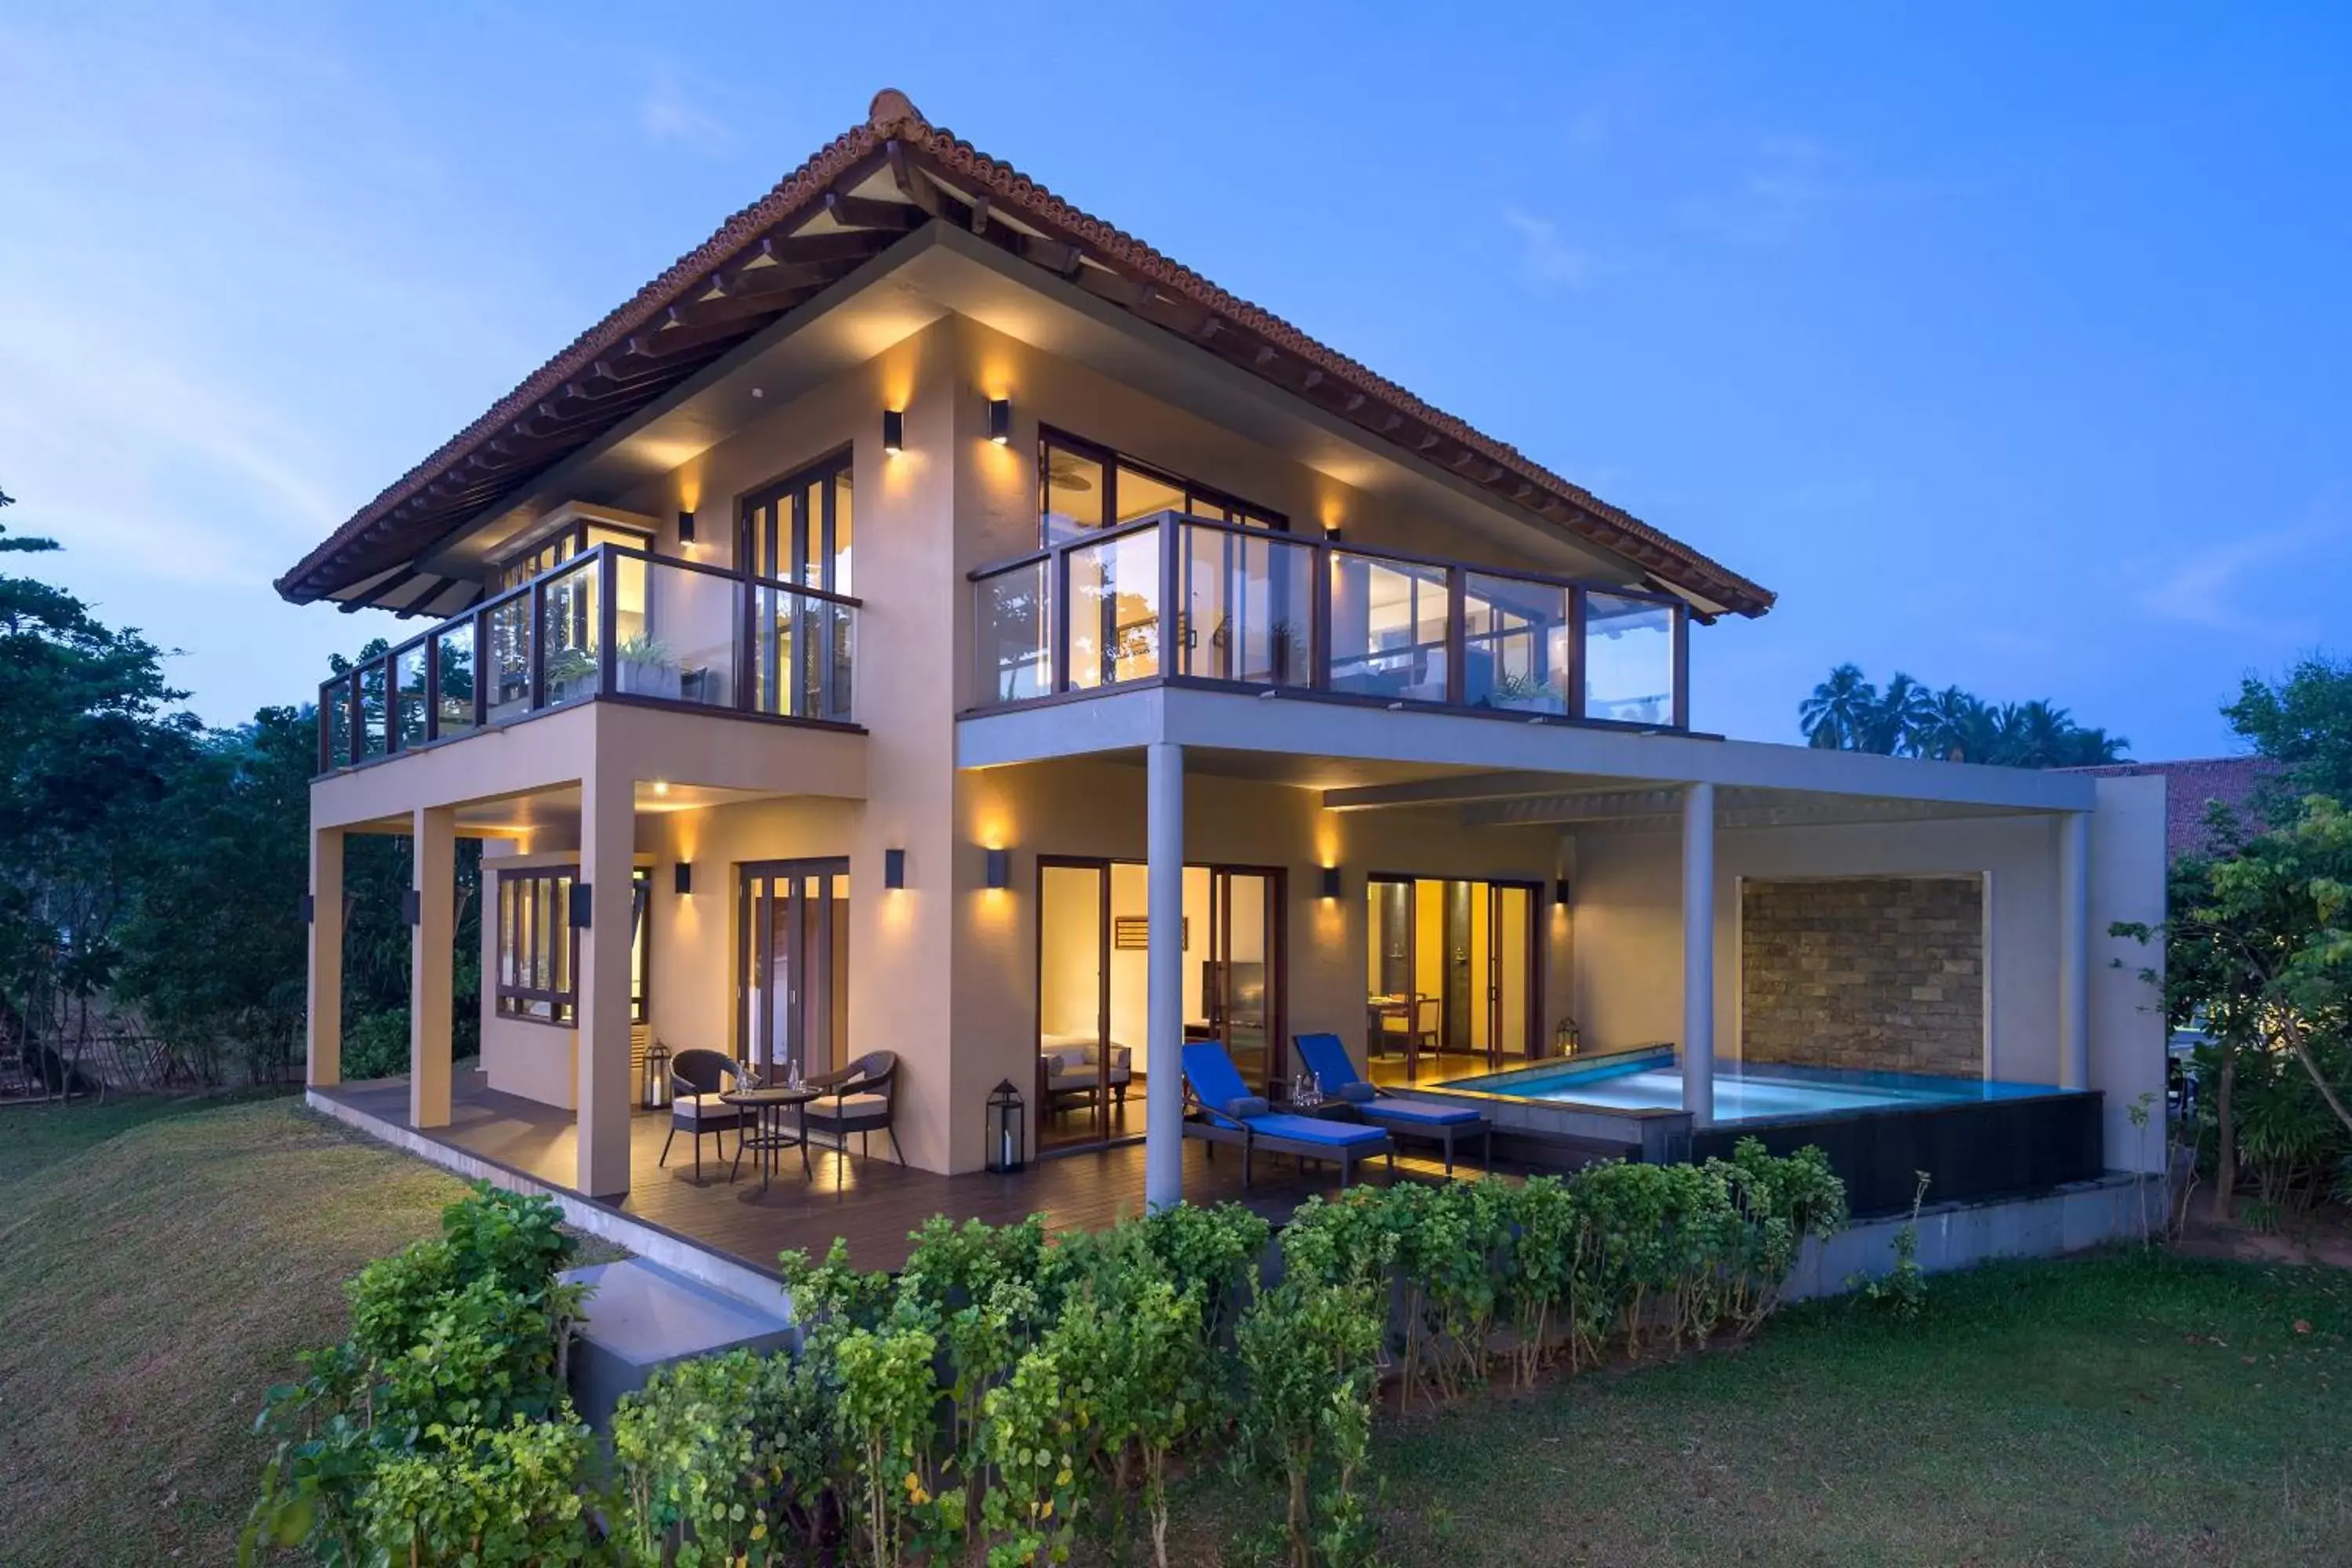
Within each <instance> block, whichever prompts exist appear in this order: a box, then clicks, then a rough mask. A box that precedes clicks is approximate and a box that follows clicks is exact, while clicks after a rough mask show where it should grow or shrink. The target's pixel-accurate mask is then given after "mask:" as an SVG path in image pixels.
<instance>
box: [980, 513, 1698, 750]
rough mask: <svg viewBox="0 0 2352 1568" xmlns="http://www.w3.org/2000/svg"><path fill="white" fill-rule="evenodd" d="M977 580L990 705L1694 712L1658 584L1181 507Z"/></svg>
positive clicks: (1682, 632) (1624, 723)
mask: <svg viewBox="0 0 2352 1568" xmlns="http://www.w3.org/2000/svg"><path fill="white" fill-rule="evenodd" d="M971 581H972V594H973V612H974V613H973V625H974V628H975V634H976V637H977V646H976V647H975V650H974V653H975V669H974V675H975V679H976V690H977V691H978V692H979V693H980V699H979V702H978V710H982V711H986V710H994V709H999V708H1004V707H1010V706H1017V705H1021V704H1025V703H1031V702H1041V701H1048V700H1066V699H1068V698H1072V697H1078V696H1087V695H1098V694H1101V693H1105V692H1110V691H1116V690H1119V689H1124V688H1127V687H1131V686H1134V685H1137V684H1140V683H1149V682H1154V681H1167V680H1173V681H1181V682H1184V683H1187V684H1194V685H1207V686H1214V687H1228V688H1236V689H1246V690H1252V691H1258V692H1270V693H1273V694H1275V695H1278V696H1295V697H1301V698H1310V699H1320V700H1333V701H1349V702H1359V703H1373V704H1378V705H1380V706H1381V707H1386V708H1417V709H1428V710H1450V711H1465V712H1474V713H1481V714H1491V715H1500V716H1509V717H1512V718H1516V719H1519V720H1522V721H1534V722H1548V721H1555V720H1556V721H1559V722H1562V723H1577V724H1597V725H1611V726H1620V727H1630V728H1636V729H1643V730H1685V729H1687V728H1688V727H1689V723H1690V699H1689V681H1688V679H1687V674H1686V671H1687V668H1688V647H1689V643H1688V637H1689V619H1688V614H1689V613H1688V609H1687V607H1686V606H1685V605H1684V604H1683V603H1682V601H1680V600H1678V599H1675V598H1673V597H1671V596H1668V595H1659V594H1649V593H1644V592H1642V591H1639V590H1636V589H1629V588H1622V587H1618V586H1615V585H1612V584H1594V583H1584V582H1580V581H1576V580H1574V579H1570V578H1565V577H1549V576H1543V575H1540V574H1531V573H1522V572H1511V571H1505V570H1501V569H1498V568H1495V567H1489V566H1476V565H1472V564H1469V563H1465V562H1457V561H1440V560H1434V559H1431V558H1428V557H1423V556H1413V555H1405V554H1401V553H1397V552H1389V551H1379V550H1364V549H1358V548H1355V547H1352V546H1348V545H1342V544H1337V543H1332V542H1327V541H1323V540H1313V539H1299V538H1294V537H1292V536H1291V535H1289V534H1284V533H1272V532H1268V531H1265V530H1262V529H1253V528H1243V527H1238V526H1236V525H1234V524H1232V523H1227V522H1223V521H1213V520H1211V519H1207V518H1199V517H1191V516H1186V515H1183V514H1181V513H1178V512H1162V513H1159V514H1156V515H1154V516H1151V517H1148V518H1143V519H1140V520H1139V521H1134V522H1130V523H1126V524H1123V525H1121V526H1119V527H1118V528H1110V529H1103V530H1099V531H1093V532H1089V533H1087V534H1085V535H1083V536H1081V537H1079V538H1077V539H1075V540H1072V541H1069V542H1065V543H1060V544H1055V545H1053V546H1051V547H1049V548H1047V549H1045V550H1040V551H1037V552H1034V553H1033V554H1029V555H1024V556H1023V557H1021V558H1020V559H1019V560H1017V561H1010V562H1004V563H999V564H996V565H992V566H988V567H983V568H982V569H981V570H980V571H977V572H975V573H973V574H971ZM1171 589H1172V592H1171ZM1171 605H1172V616H1171Z"/></svg>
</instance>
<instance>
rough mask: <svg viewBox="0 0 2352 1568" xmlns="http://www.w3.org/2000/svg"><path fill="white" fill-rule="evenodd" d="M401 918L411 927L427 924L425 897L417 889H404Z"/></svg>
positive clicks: (401, 900)
mask: <svg viewBox="0 0 2352 1568" xmlns="http://www.w3.org/2000/svg"><path fill="white" fill-rule="evenodd" d="M400 918H401V919H402V920H404V921H407V922H408V923H409V924H410V925H423V924H424V923H425V895H424V894H423V893H421V892H419V891H418V890H417V889H415V888H404V889H401V894H400Z"/></svg>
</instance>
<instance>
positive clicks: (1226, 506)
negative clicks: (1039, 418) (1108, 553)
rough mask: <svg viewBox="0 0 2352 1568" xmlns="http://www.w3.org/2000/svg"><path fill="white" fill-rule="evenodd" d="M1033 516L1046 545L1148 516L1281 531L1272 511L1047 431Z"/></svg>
mask: <svg viewBox="0 0 2352 1568" xmlns="http://www.w3.org/2000/svg"><path fill="white" fill-rule="evenodd" d="M1037 485H1038V511H1039V514H1040V516H1041V517H1042V519H1043V523H1042V535H1043V540H1044V542H1045V543H1047V544H1060V543H1063V542H1066V541H1068V540H1072V539H1076V538H1078V537H1080V536H1081V535H1083V534H1086V533H1087V532H1089V531H1093V530H1096V529H1101V528H1117V527H1118V525H1119V524H1120V523H1123V522H1133V521H1135V520H1136V519H1138V518H1140V517H1150V515H1151V514H1152V513H1154V512H1160V511H1181V512H1183V513H1185V514H1187V515H1188V516H1192V517H1207V518H1214V519H1216V520H1218V521H1222V522H1233V523H1239V524H1241V525H1243V526H1244V527H1246V528H1268V529H1287V528H1289V526H1290V522H1289V520H1288V519H1286V518H1285V517H1284V516H1283V515H1282V514H1281V513H1280V512H1278V511H1269V510H1266V509H1265V508H1264V507H1260V506H1253V505H1251V504H1250V503H1249V502H1247V501H1244V500H1238V499H1236V498H1234V497H1233V496H1229V495H1227V494H1225V493H1224V492H1223V490H1216V489H1210V488H1209V487H1208V486H1206V485H1203V484H1199V483H1196V482H1194V481H1193V480H1191V479H1185V478H1183V477H1182V476H1181V475H1178V474H1171V473H1167V472H1165V471H1163V470H1161V469H1159V468H1150V467H1148V466H1147V465H1145V464H1142V463H1139V462H1137V461H1136V460H1135V459H1134V458H1127V457H1122V456H1120V455H1119V454H1118V453H1117V452H1114V451H1111V450H1110V449H1109V448H1108V447H1097V446H1095V445H1094V444H1093V443H1092V442H1088V441H1082V440H1079V439H1078V438H1077V437H1075V436H1066V435H1064V434H1062V433H1061V432H1060V431H1058V430H1048V431H1047V432H1045V437H1043V438H1042V439H1041V440H1040V441H1039V442H1038V450H1037Z"/></svg>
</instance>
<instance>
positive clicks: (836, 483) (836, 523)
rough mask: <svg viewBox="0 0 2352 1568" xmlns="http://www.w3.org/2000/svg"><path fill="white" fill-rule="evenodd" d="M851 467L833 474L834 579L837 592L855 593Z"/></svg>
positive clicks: (832, 584) (844, 467)
mask: <svg viewBox="0 0 2352 1568" xmlns="http://www.w3.org/2000/svg"><path fill="white" fill-rule="evenodd" d="M849 511H850V507H849V468H848V467H847V466H846V465H844V466H843V467H842V468H841V469H840V470H839V471H837V472H836V473H835V475H834V476H833V581H832V583H830V584H827V585H828V586H829V587H831V588H832V589H833V591H834V592H835V593H836V594H854V593H856V592H857V590H856V589H855V588H853V587H851V586H850V585H849V584H850V576H849V545H850V526H849Z"/></svg>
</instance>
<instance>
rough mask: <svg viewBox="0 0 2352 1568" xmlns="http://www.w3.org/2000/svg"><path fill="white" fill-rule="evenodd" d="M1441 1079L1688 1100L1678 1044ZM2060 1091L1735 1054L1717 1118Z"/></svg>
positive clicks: (1722, 1084) (1622, 1101)
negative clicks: (1744, 1058)
mask: <svg viewBox="0 0 2352 1568" xmlns="http://www.w3.org/2000/svg"><path fill="white" fill-rule="evenodd" d="M1438 1087H1439V1088H1441V1089H1466V1090H1471V1091H1474V1092H1476V1093H1481V1094H1500V1095H1507V1096H1508V1097H1510V1098H1512V1099H1515V1100H1549V1101H1551V1102H1554V1103H1558V1104H1569V1105H1590V1106H1597V1107H1604V1108H1607V1109H1610V1110H1681V1109H1682V1103H1683V1079H1682V1068H1681V1065H1680V1063H1679V1062H1678V1061H1676V1059H1675V1052H1674V1051H1673V1050H1672V1049H1670V1048H1663V1047H1662V1048H1660V1049H1657V1050H1651V1051H1629V1052H1626V1053H1624V1054H1623V1055H1622V1056H1613V1057H1610V1058H1605V1059H1603V1060H1599V1061H1590V1062H1565V1063H1560V1064H1559V1065H1557V1066H1547V1067H1535V1068H1518V1069H1517V1070H1515V1071H1511V1072H1501V1073H1487V1074H1485V1075H1483V1076H1481V1077H1478V1078H1461V1079H1451V1080H1450V1081H1448V1082H1446V1083H1444V1084H1441V1085H1439V1086H1438ZM2056 1092H2058V1091H2057V1089H2056V1088H2055V1087H2054V1086H2053V1085H2050V1084H2036V1083H2010V1082H2003V1081H2000V1080H1998V1079H1965V1078H1938V1077H1935V1076H1933V1075H1930V1074H1927V1073H1902V1072H1868V1071H1864V1070H1861V1069H1858V1068H1824V1067H1798V1066H1787V1065H1781V1064H1777V1063H1776V1064H1773V1065H1771V1066H1766V1067H1756V1068H1741V1067H1740V1066H1739V1065H1738V1063H1736V1062H1734V1063H1718V1064H1717V1067H1716V1075H1715V1119H1716V1121H1717V1122H1726V1121H1778V1120H1781V1119H1783V1118H1790V1117H1811V1116H1833V1115H1836V1114H1837V1113H1839V1112H1840V1111H1854V1110H1898V1109H1907V1108H1915V1107H1922V1106H1935V1105H1959V1104H1979V1103H1982V1102H1984V1101H1987V1100H2021V1099H2025V1098H2028V1097H2031V1096H2035V1095H2046V1094H2054V1093H2056Z"/></svg>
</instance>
